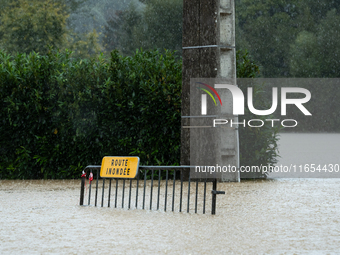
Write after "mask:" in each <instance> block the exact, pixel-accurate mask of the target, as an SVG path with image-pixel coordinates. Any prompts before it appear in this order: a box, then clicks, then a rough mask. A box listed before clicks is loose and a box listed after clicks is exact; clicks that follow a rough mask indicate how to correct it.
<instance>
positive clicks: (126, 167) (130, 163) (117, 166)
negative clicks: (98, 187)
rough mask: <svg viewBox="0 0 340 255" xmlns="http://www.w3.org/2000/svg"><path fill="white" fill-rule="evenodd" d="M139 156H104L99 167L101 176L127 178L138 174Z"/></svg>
mask: <svg viewBox="0 0 340 255" xmlns="http://www.w3.org/2000/svg"><path fill="white" fill-rule="evenodd" d="M138 167H139V157H120V156H117V157H104V158H103V160H102V165H101V168H100V177H102V178H129V179H133V178H135V177H136V175H137V174H138Z"/></svg>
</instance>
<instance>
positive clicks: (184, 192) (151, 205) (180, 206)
mask: <svg viewBox="0 0 340 255" xmlns="http://www.w3.org/2000/svg"><path fill="white" fill-rule="evenodd" d="M100 167H101V166H96V165H89V166H87V167H86V168H85V169H84V174H83V176H82V178H81V190H80V205H84V198H85V197H86V196H88V200H87V205H91V198H92V199H93V195H92V194H91V190H92V182H95V195H94V200H95V201H94V206H97V202H98V200H97V199H98V190H100V189H101V191H102V196H101V207H103V206H104V199H105V197H106V198H107V206H108V207H110V206H111V200H112V199H111V194H112V183H113V185H115V187H114V188H115V191H114V207H115V208H117V207H119V204H118V203H119V200H120V202H121V208H126V205H127V208H128V209H133V208H137V209H149V210H162V209H163V210H164V211H167V210H169V208H168V206H170V208H171V211H177V210H178V211H179V212H183V211H185V209H186V212H188V213H189V212H191V211H190V210H192V211H193V210H194V212H195V213H198V212H199V203H200V205H201V206H200V210H202V213H203V214H205V213H206V208H207V206H208V205H209V201H211V214H215V213H216V195H217V194H224V191H217V180H216V179H208V178H205V179H199V180H198V179H196V180H191V177H190V166H139V171H140V172H141V174H137V177H136V178H135V179H122V178H101V177H100V176H99V172H100ZM162 171H166V173H165V180H162V177H161V176H162ZM90 173H92V174H93V181H89V184H88V186H87V187H86V177H89V175H90ZM155 174H157V175H158V177H156V178H155ZM148 175H149V176H148ZM169 175H172V176H170V177H171V178H170V177H169ZM184 176H186V177H187V178H186V179H187V181H184V180H183V179H184ZM141 177H142V179H141ZM99 179H102V184H99ZM147 179H148V180H147ZM106 181H109V186H108V190H107V187H105V182H106ZM126 182H127V183H128V188H126ZM155 183H156V186H157V190H156V192H157V194H154V190H155V188H154V186H155ZM169 183H170V184H169ZM186 183H187V185H185V186H187V189H185V188H184V184H186ZM192 183H194V185H195V191H194V192H191V189H192V188H191V184H192ZM171 184H172V191H171V192H170V193H169V192H168V188H169V185H171ZM163 185H164V187H163V188H162V189H161V186H163ZM100 186H101V187H100ZM148 186H150V187H149V191H147V187H148ZM207 186H208V187H207ZM209 186H210V187H211V188H209ZM170 188H171V187H170ZM126 189H128V190H127V192H128V197H126V196H125V190H126ZM141 189H142V192H140V190H141ZM207 190H210V191H211V192H207ZM105 191H106V192H105ZM87 193H88V194H87ZM106 193H107V195H106V196H105V194H106ZM141 193H142V194H141ZM171 193H172V194H171ZM178 193H179V194H178ZM178 196H179V197H178ZM147 197H149V199H148V200H149V202H148V206H147V201H146V198H147ZM162 197H164V200H163V199H162ZM168 197H171V205H169V204H168ZM191 197H193V199H194V201H193V203H190V202H191ZM210 199H211V200H210ZM132 200H134V201H132ZM154 200H155V201H154ZM176 200H177V201H176ZM185 200H186V208H184V206H185V205H184V202H185ZM160 201H164V203H163V206H161V203H160ZM132 202H133V203H132ZM176 202H177V203H176ZM201 203H202V204H201ZM190 206H191V208H190ZM192 207H193V208H192Z"/></svg>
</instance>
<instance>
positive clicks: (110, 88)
mask: <svg viewBox="0 0 340 255" xmlns="http://www.w3.org/2000/svg"><path fill="white" fill-rule="evenodd" d="M237 63H238V75H239V77H254V76H255V75H256V73H257V72H258V67H257V66H256V65H255V64H254V63H252V62H251V60H250V58H249V57H248V55H247V53H245V54H240V53H239V54H238V62H237ZM181 65H182V64H181V60H180V59H176V58H175V56H174V55H173V53H172V52H166V53H165V54H164V55H161V54H159V53H158V52H157V51H148V52H144V51H137V52H136V54H135V55H134V56H131V57H123V56H121V55H119V54H118V52H117V51H113V52H112V53H111V56H110V59H106V58H104V56H103V55H100V56H99V57H97V58H94V59H91V60H86V59H82V60H80V59H73V58H72V54H71V53H70V52H68V51H65V52H58V51H55V50H51V51H50V52H49V53H48V54H47V55H46V56H41V55H39V54H37V53H31V54H29V55H25V54H17V55H15V56H13V55H9V54H7V53H6V52H3V51H2V52H0V99H1V101H0V102H1V110H0V119H1V125H0V179H40V178H45V179H56V178H78V177H79V176H80V172H81V170H82V168H83V167H84V166H86V165H89V164H100V163H101V159H102V157H103V156H105V155H136V156H139V157H140V159H141V164H143V165H178V164H179V159H180V131H181V130H180V129H181V127H180V126H181V116H180V114H181V99H180V98H181V81H182V73H181V70H182V66H181ZM245 117H246V116H245ZM275 137H276V136H275V133H274V131H273V130H259V129H256V128H255V129H247V130H244V132H240V141H241V142H240V148H241V163H243V164H244V163H247V162H257V163H262V162H268V160H269V161H273V160H275V157H276V154H275V151H276V140H275ZM273 139H274V140H273ZM268 151H270V153H268Z"/></svg>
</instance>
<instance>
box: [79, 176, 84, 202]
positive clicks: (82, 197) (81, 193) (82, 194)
mask: <svg viewBox="0 0 340 255" xmlns="http://www.w3.org/2000/svg"><path fill="white" fill-rule="evenodd" d="M85 179H86V177H85V176H84V175H82V177H81V186H80V202H79V205H83V204H84V191H85Z"/></svg>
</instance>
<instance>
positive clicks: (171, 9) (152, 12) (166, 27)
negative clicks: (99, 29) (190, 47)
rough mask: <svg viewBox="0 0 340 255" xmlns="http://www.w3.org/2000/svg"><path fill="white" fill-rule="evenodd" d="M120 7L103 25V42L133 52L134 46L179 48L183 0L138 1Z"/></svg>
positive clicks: (180, 47)
mask: <svg viewBox="0 0 340 255" xmlns="http://www.w3.org/2000/svg"><path fill="white" fill-rule="evenodd" d="M141 2H142V3H144V4H145V6H144V7H143V8H137V5H135V4H131V5H130V7H129V8H128V9H126V10H123V11H119V12H117V13H116V16H115V17H114V18H113V19H111V20H109V21H108V25H107V26H106V27H105V31H104V35H105V39H104V46H105V48H106V49H107V50H108V51H110V50H112V49H118V50H120V51H121V52H122V53H123V54H127V55H128V54H132V53H133V52H134V51H135V50H136V48H140V47H142V48H143V49H158V50H160V51H162V52H163V51H164V50H165V49H171V50H176V51H177V52H178V53H177V54H180V53H181V51H182V8H183V3H182V2H183V1H182V0H148V1H141Z"/></svg>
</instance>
